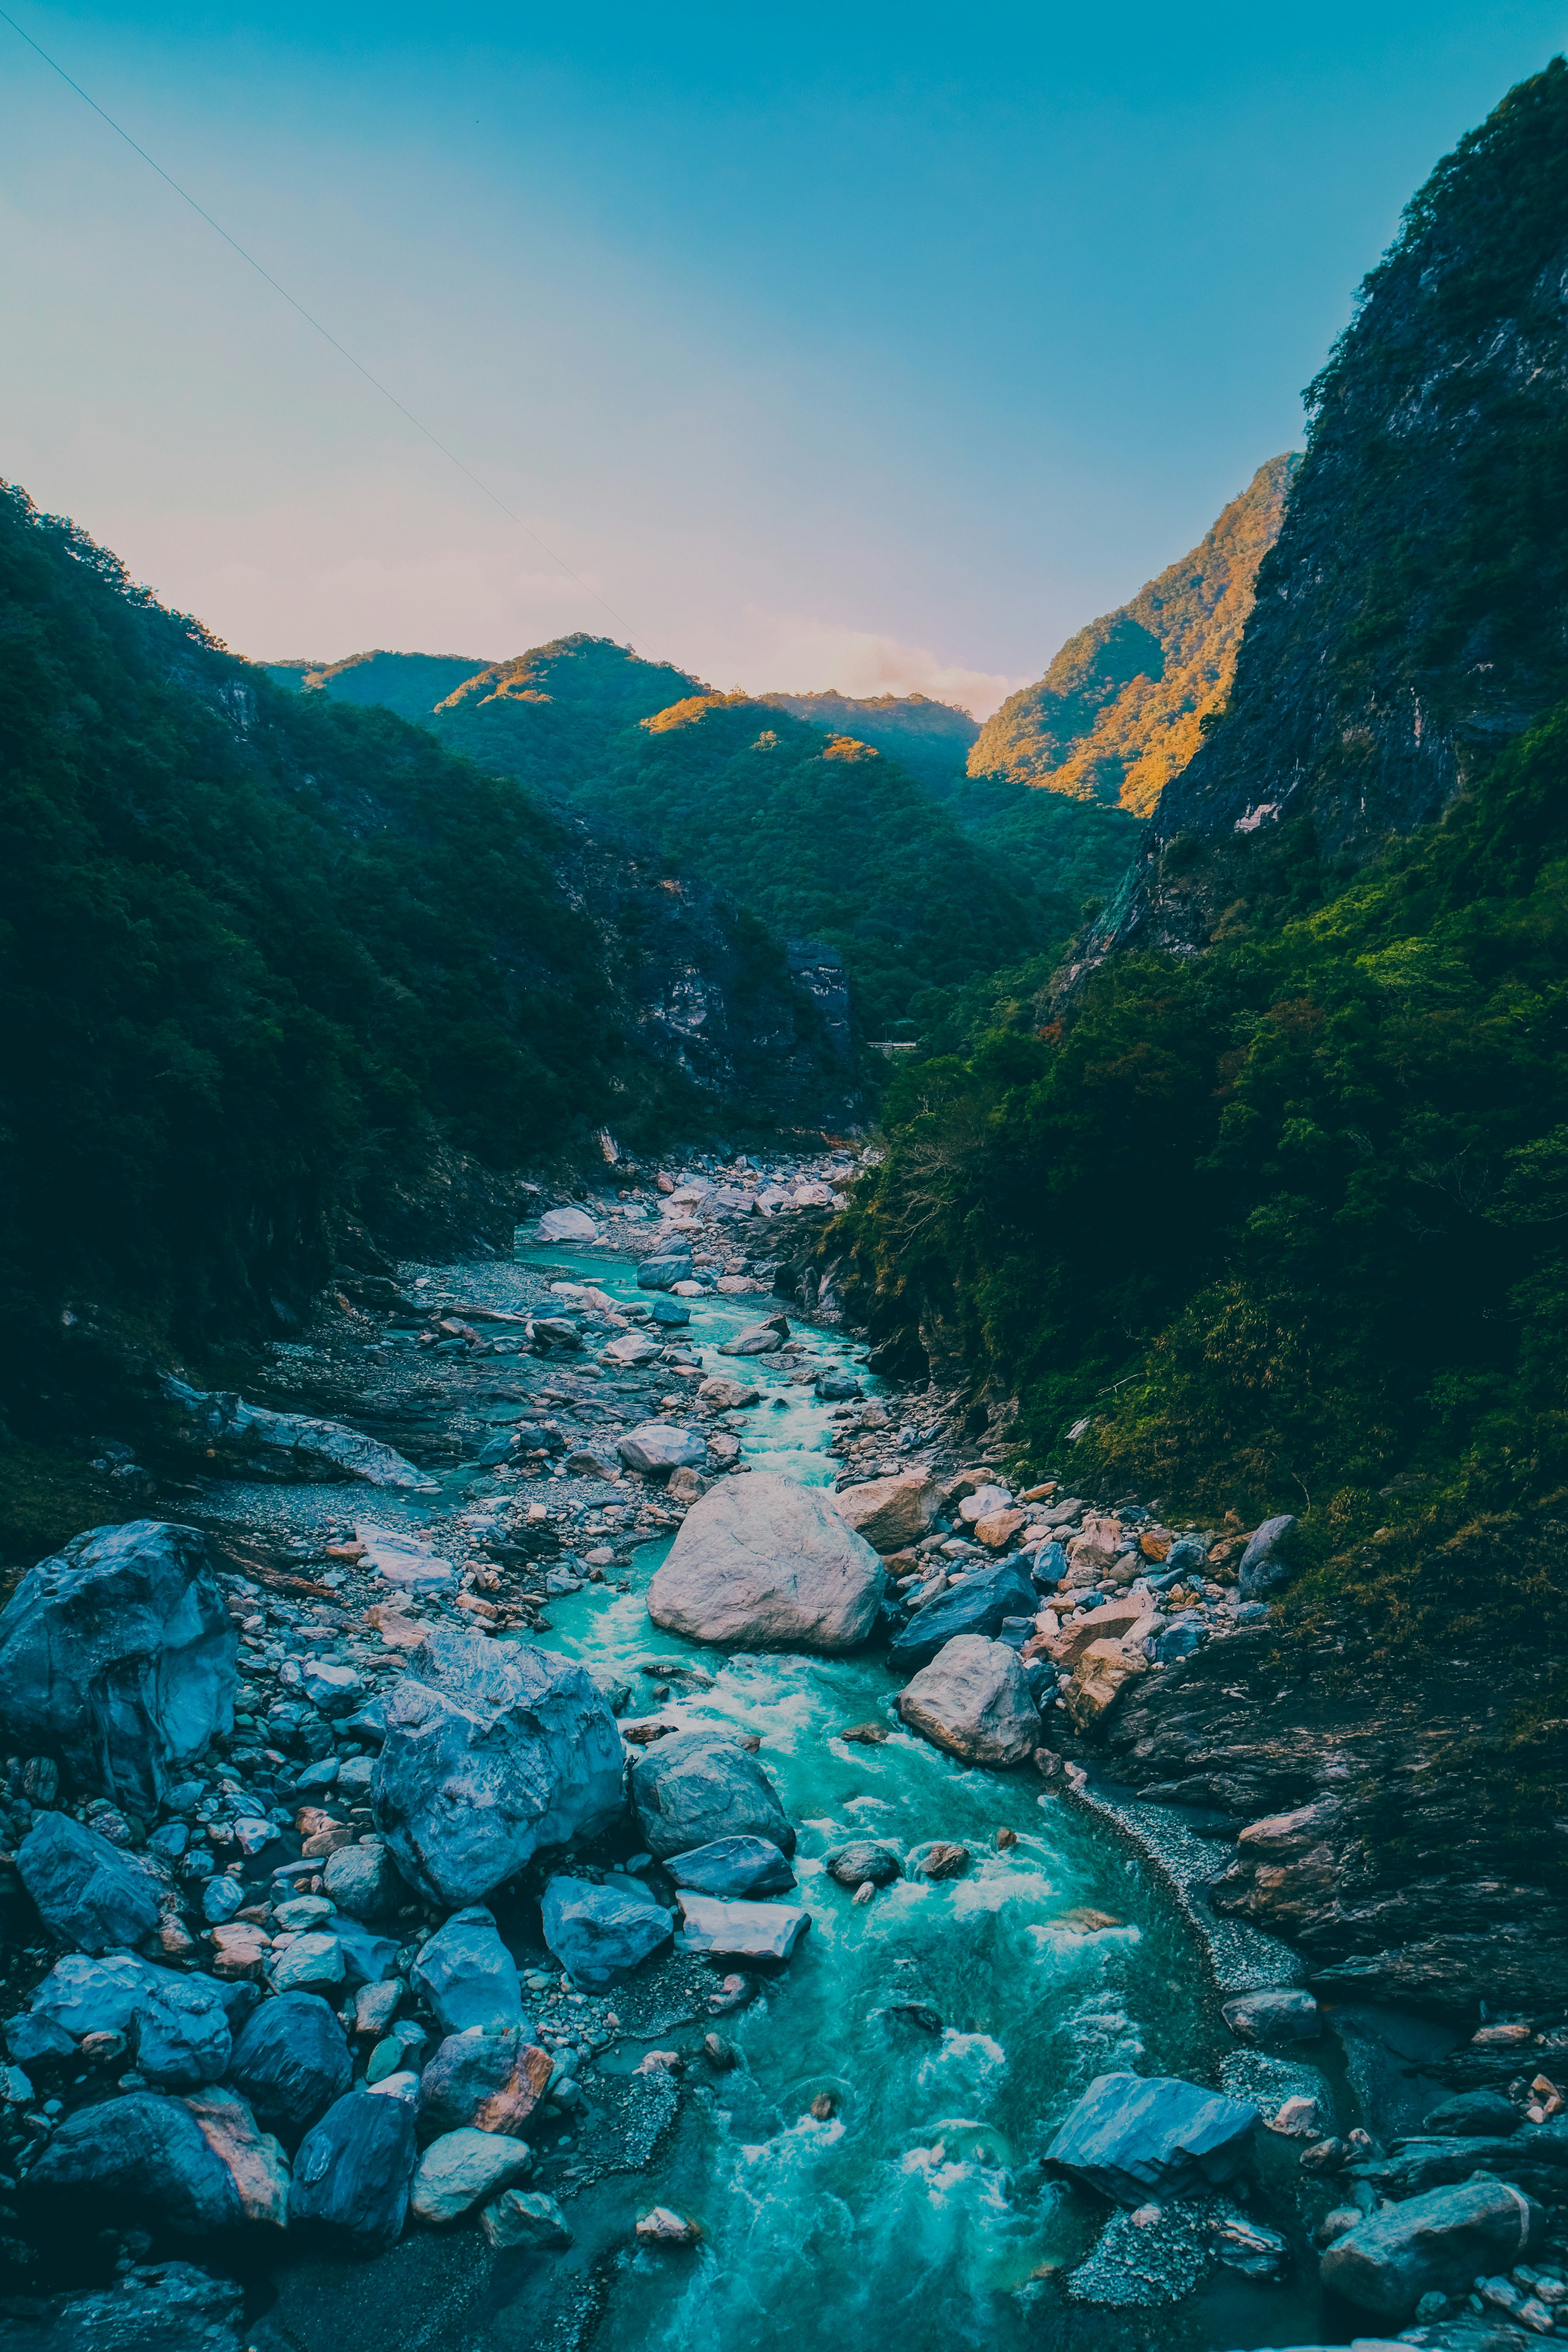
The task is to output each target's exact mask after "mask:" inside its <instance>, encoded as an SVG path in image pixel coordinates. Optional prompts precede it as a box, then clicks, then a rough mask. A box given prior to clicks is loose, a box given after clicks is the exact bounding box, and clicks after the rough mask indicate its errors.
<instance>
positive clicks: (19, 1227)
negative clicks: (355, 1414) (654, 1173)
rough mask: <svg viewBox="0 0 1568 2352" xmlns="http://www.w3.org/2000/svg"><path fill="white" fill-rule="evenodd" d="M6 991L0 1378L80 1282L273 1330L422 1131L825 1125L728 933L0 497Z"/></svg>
mask: <svg viewBox="0 0 1568 2352" xmlns="http://www.w3.org/2000/svg"><path fill="white" fill-rule="evenodd" d="M0 1010H3V1018H4V1025H5V1036H6V1039H7V1050H6V1054H5V1072H4V1080H3V1114H0V1153H3V1170H4V1181H3V1183H0V1199H3V1201H4V1209H3V1212H0V1214H3V1220H4V1222H3V1224H0V1320H3V1324H4V1328H5V1335H6V1339H5V1349H4V1350H3V1351H0V1355H3V1358H4V1361H5V1365H6V1366H7V1367H8V1368H10V1369H11V1370H15V1369H16V1367H17V1366H19V1365H21V1364H23V1363H26V1362H28V1361H29V1349H30V1343H32V1342H37V1340H38V1339H40V1338H43V1339H47V1337H48V1335H49V1334H51V1333H57V1334H58V1329H59V1324H60V1315H61V1310H62V1306H63V1304H64V1302H65V1301H66V1300H67V1299H68V1297H69V1296H70V1295H71V1294H72V1292H73V1290H74V1291H78V1292H80V1291H87V1292H90V1293H91V1294H93V1295H94V1296H96V1297H100V1298H104V1299H107V1300H110V1301H111V1302H115V1303H118V1304H119V1305H120V1306H121V1307H126V1308H133V1309H134V1310H135V1311H136V1312H137V1313H139V1314H142V1315H144V1316H145V1317H147V1318H150V1325H151V1326H155V1327H157V1328H163V1329H168V1330H174V1331H183V1332H184V1333H186V1334H187V1335H189V1334H191V1333H195V1332H200V1331H201V1330H202V1329H204V1328H207V1326H208V1325H209V1324H210V1323H212V1322H214V1321H215V1320H216V1321H219V1322H222V1321H225V1320H226V1321H227V1322H228V1323H229V1324H230V1325H232V1324H234V1323H235V1322H236V1321H239V1322H242V1323H243V1322H244V1321H245V1320H246V1319H247V1318H260V1319H261V1320H262V1321H263V1323H265V1322H266V1320H268V1318H270V1317H271V1316H272V1314H273V1306H272V1302H273V1301H274V1300H277V1301H279V1302H280V1303H281V1306H282V1307H287V1303H288V1301H289V1299H290V1297H298V1296H300V1292H301V1287H302V1286H303V1287H304V1288H306V1289H308V1288H310V1287H313V1286H315V1285H317V1284H319V1283H320V1281H321V1278H322V1276H323V1275H324V1273H325V1271H326V1269H327V1267H328V1266H329V1265H330V1264H331V1256H330V1240H331V1224H332V1219H333V1217H334V1215H335V1214H337V1213H340V1212H344V1211H346V1210H348V1209H349V1208H350V1207H354V1206H357V1207H358V1208H360V1209H361V1210H365V1211H369V1212H371V1213H374V1212H375V1211H376V1209H377V1206H378V1204H380V1205H381V1206H383V1207H384V1206H385V1204H386V1203H387V1202H389V1201H391V1200H392V1199H393V1198H395V1197H396V1196H399V1195H401V1194H402V1193H403V1192H407V1191H408V1190H409V1189H411V1188H412V1189H414V1190H417V1187H418V1185H419V1183H420V1181H421V1180H422V1175H423V1171H425V1170H426V1168H427V1167H428V1166H429V1165H430V1163H431V1160H432V1156H433V1155H434V1154H436V1153H437V1152H438V1151H440V1150H442V1149H443V1148H451V1149H455V1150H458V1151H461V1152H466V1153H469V1154H472V1155H475V1157H476V1158H477V1159H478V1160H479V1161H481V1162H483V1163H486V1164H488V1165H489V1166H491V1167H495V1168H501V1169H505V1168H516V1167H517V1166H518V1165H519V1164H520V1163H522V1162H524V1161H526V1160H529V1159H531V1158H534V1157H537V1156H538V1155H539V1154H541V1153H542V1152H546V1151H549V1150H554V1149H556V1148H558V1147H560V1146H562V1145H563V1144H564V1143H568V1142H570V1141H571V1139H572V1138H573V1137H574V1135H576V1136H585V1135H586V1134H587V1133H588V1132H589V1131H590V1130H591V1129H593V1128H594V1127H595V1126H597V1125H598V1124H599V1123H600V1122H603V1121H605V1120H613V1122H614V1124H615V1126H616V1129H617V1131H618V1132H619V1133H620V1134H621V1135H622V1137H623V1138H624V1139H626V1140H627V1141H628V1142H633V1143H636V1142H637V1141H639V1140H643V1139H651V1138H652V1137H654V1136H656V1135H658V1134H659V1133H661V1132H669V1131H671V1130H672V1129H676V1128H683V1129H685V1130H686V1131H688V1132H689V1131H691V1129H693V1128H694V1127H697V1128H700V1127H701V1126H702V1125H703V1124H704V1123H705V1122H710V1121H712V1120H714V1119H722V1120H733V1119H735V1118H744V1117H747V1116H750V1117H752V1118H765V1119H769V1120H772V1119H774V1118H779V1117H784V1118H797V1119H798V1118H807V1119H812V1118H816V1119H820V1118H824V1117H830V1118H842V1117H845V1116H852V1115H853V1114H852V1110H851V1108H850V1106H849V1102H848V1097H849V1095H850V1092H851V1090H852V1082H851V1077H850V1074H849V1072H848V1071H847V1068H846V1066H845V1065H844V1062H843V1058H842V1053H841V1050H840V1048H839V1047H838V1046H837V1045H836V1044H835V1041H834V1039H833V1038H832V1037H831V1036H830V1035H829V1033H828V1029H827V1025H826V1023H825V1021H824V1019H823V1015H822V1013H821V1010H820V1008H819V1006H818V1005H817V1003H816V1002H815V1000H814V998H813V996H812V995H811V994H810V993H809V992H807V991H805V990H803V989H802V988H799V987H797V986H796V985H795V982H793V980H792V978H791V975H790V971H789V967H788V962H787V959H786V957H785V955H784V950H783V948H782V946H781V945H780V943H779V942H778V941H777V940H774V939H773V938H771V937H770V936H769V934H768V933H767V932H766V930H765V929H764V928H763V926H762V924H760V923H759V922H758V921H757V919H755V917H753V916H752V915H749V914H746V913H743V912H742V911H741V910H739V909H737V908H735V907H734V906H733V905H732V904H731V902H729V901H728V900H726V899H724V898H721V897H720V896H717V895H716V894H715V893H713V892H712V891H711V890H710V889H706V888H704V887H703V886H702V885H700V883H693V882H689V881H684V880H683V881H682V882H680V883H679V884H678V885H674V886H672V885H671V883H670V882H669V880H668V877H667V875H666V873H665V869H664V868H663V866H661V865H660V864H659V863H658V861H657V860H639V859H638V858H637V857H636V856H629V855H627V854H626V853H624V852H622V851H620V850H618V849H617V848H616V845H615V844H614V842H613V841H611V840H609V839H607V838H604V837H601V838H596V839H595V838H592V837H590V836H589V835H586V834H585V832H584V830H583V828H581V827H580V826H575V825H574V824H570V823H568V822H565V821H563V819H562V818H561V817H560V816H559V815H558V814H553V813H552V812H551V811H549V810H547V809H546V808H545V807H544V806H543V804H542V803H541V802H540V801H539V800H538V799H537V798H536V797H535V796H534V795H533V794H532V793H530V792H528V791H526V790H523V789H521V788H520V787H519V786H518V785H517V784H516V783H513V782H508V781H504V780H501V779H499V778H496V777H493V776H487V775H484V774H481V773H480V772H479V770H477V769H476V768H474V767H473V766H471V765H470V764H469V763H468V761H464V760H462V759H460V758H458V757H456V756H454V755H453V754H452V753H451V752H450V751H447V750H445V749H444V748H443V747H442V746H441V745H440V744H438V743H437V741H436V740H434V739H433V737H432V736H431V735H430V734H429V733H427V732H426V731H424V730H420V729H417V728H415V727H410V726H408V725H406V724H405V722H404V721H403V720H401V719H396V718H395V717H393V716H392V715H391V713H390V712H388V711H387V710H384V709H355V708H353V706H352V705H349V704H345V703H344V702H343V701H342V700H341V699H339V698H337V697H336V696H335V695H328V694H321V695H319V696H307V697H305V698H300V696H298V695H297V694H293V693H285V692H283V691H282V690H280V689H279V688H278V687H277V686H276V685H274V684H273V683H272V682H271V681H270V680H269V679H268V678H267V677H265V676H263V675H262V674H261V673H260V672H259V671H258V670H257V669H255V668H253V667H250V666H249V665H247V664H245V663H243V662H240V661H238V660H237V659H236V658H234V657H233V656H230V655H228V654H227V653H226V652H225V651H224V650H223V648H222V647H221V646H218V645H217V644H216V642H215V641H214V640H213V639H212V638H211V637H210V636H209V635H207V634H206V633H205V631H204V630H203V629H202V628H201V627H200V625H198V624H197V623H195V622H194V621H191V620H188V619H186V618H184V616H182V615H180V614H174V613H170V612H167V611H165V610H164V609H163V607H162V606H161V605H159V604H156V603H154V602H153V599H152V598H151V596H150V595H148V594H147V593H145V592H143V591H140V590H136V589H133V588H132V586H131V585H130V584H129V583H128V581H127V579H126V576H125V574H124V572H123V571H122V569H121V566H120V564H119V563H118V562H117V561H116V560H115V558H114V557H113V556H111V555H110V554H109V553H108V552H106V551H104V550H103V549H101V548H100V547H98V546H96V545H95V544H94V543H93V541H91V540H89V538H88V537H87V536H86V535H85V533H83V532H82V531H80V530H79V529H77V528H76V527H75V526H74V525H73V524H70V523H68V522H62V521H59V520H54V519H51V518H48V517H46V516H42V515H39V514H38V513H37V511H36V510H35V509H33V507H32V506H31V504H30V503H29V501H28V500H27V499H26V496H25V494H24V493H23V492H21V491H20V490H17V489H14V488H7V489H5V492H4V494H3V495H0ZM34 1370H35V1371H36V1365H35V1366H34Z"/></svg>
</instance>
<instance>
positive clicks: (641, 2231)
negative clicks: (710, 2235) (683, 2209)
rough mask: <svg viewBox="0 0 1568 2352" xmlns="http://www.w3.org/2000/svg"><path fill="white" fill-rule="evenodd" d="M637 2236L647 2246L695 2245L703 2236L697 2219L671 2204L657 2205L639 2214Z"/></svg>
mask: <svg viewBox="0 0 1568 2352" xmlns="http://www.w3.org/2000/svg"><path fill="white" fill-rule="evenodd" d="M701 2236H702V2232H701V2230H700V2228H699V2227H698V2225H697V2223H696V2222H695V2221H688V2220H687V2218H686V2216H685V2215H684V2214H683V2213H677V2212H676V2211H675V2210H674V2209H673V2208H672V2207H671V2206H668V2205H656V2206H654V2208H653V2210H651V2212H647V2213H640V2214H639V2215H638V2216H637V2237H638V2238H639V2240H640V2241H641V2242H642V2243H643V2244H644V2245H645V2246H695V2245H696V2244H697V2243H698V2242H699V2241H700V2238H701Z"/></svg>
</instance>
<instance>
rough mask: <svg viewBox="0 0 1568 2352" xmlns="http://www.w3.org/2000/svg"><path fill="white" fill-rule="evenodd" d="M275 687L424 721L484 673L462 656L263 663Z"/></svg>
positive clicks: (363, 656)
mask: <svg viewBox="0 0 1568 2352" xmlns="http://www.w3.org/2000/svg"><path fill="white" fill-rule="evenodd" d="M261 667H263V668H264V669H265V670H266V672H267V675H268V677H269V678H271V679H272V680H273V682H274V684H275V685H278V686H287V687H290V688H294V689H295V690H296V691H297V692H300V693H310V694H330V695H331V697H332V698H333V699H334V701H337V702H358V703H365V704H370V703H379V704H380V705H381V707H382V709H384V710H395V712H396V713H397V716H398V717H399V719H427V718H428V716H429V714H430V712H431V710H432V709H434V708H435V706H436V704H437V702H440V701H442V700H443V699H444V698H445V697H446V696H447V695H448V694H450V693H452V692H453V690H454V689H455V688H458V687H459V686H461V685H462V683H463V680H464V679H465V678H468V677H473V675H474V673H475V671H476V670H481V669H484V668H486V667H488V665H487V664H486V663H484V662H482V661H476V660H470V659H469V658H468V656H467V655H466V654H389V653H374V654H351V655H350V656H349V657H348V659H347V660H346V661H340V662H311V661H282V662H264V663H263V664H262V665H261Z"/></svg>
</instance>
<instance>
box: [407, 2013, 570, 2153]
mask: <svg viewBox="0 0 1568 2352" xmlns="http://www.w3.org/2000/svg"><path fill="white" fill-rule="evenodd" d="M552 2064H553V2062H552V2058H551V2055H550V2053H549V2052H548V2051H547V2050H542V2049H540V2048H539V2046H538V2044H537V2043H536V2042H531V2041H530V2040H529V2038H528V2034H527V2032H526V2031H525V2029H524V2028H523V2027H521V2026H509V2027H507V2028H506V2029H505V2030H504V2031H503V2032H500V2033H495V2032H490V2033H482V2032H476V2031H475V2030H474V2029H473V2028H470V2029H469V2031H468V2032H467V2033H449V2034H448V2035H447V2038H446V2040H445V2041H444V2042H442V2043H441V2045H440V2048H439V2049H438V2050H437V2053H436V2054H435V2056H434V2057H433V2058H432V2059H431V2061H430V2063H429V2064H428V2065H427V2066H426V2069H425V2071H424V2073H423V2074H421V2076H420V2077H419V2129H420V2132H421V2133H422V2134H423V2135H425V2136H426V2137H428V2136H430V2135H431V2134H434V2133H437V2132H451V2131H461V2130H463V2129H465V2128H467V2127H470V2126H471V2127H472V2129H474V2130H475V2131H485V2132H510V2133H511V2134H513V2135H514V2136H515V2135H516V2134H518V2133H519V2132H521V2128H522V2126H523V2125H524V2124H525V2123H527V2121H528V2119H529V2117H530V2116H531V2115H532V2113H533V2111H534V2109H535V2108H536V2107H537V2106H538V2105H539V2102H540V2101H541V2099H542V2098H543V2096H544V2095H545V2092H546V2091H547V2090H548V2088H549V2086H550V2076H551V2072H552Z"/></svg>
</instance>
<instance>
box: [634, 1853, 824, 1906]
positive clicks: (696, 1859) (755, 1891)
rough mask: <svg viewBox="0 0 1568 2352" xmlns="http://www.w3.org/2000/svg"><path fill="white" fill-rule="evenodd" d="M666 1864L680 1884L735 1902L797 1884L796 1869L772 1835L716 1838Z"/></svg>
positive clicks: (770, 1893)
mask: <svg viewBox="0 0 1568 2352" xmlns="http://www.w3.org/2000/svg"><path fill="white" fill-rule="evenodd" d="M665 1867H666V1869H667V1870H668V1873H669V1874H670V1876H671V1878H673V1879H674V1881H675V1883H676V1885H677V1886H689V1888H690V1889H691V1892H692V1893H693V1894H694V1895H718V1896H720V1897H721V1900H725V1901H731V1902H736V1901H740V1902H743V1901H744V1900H745V1899H746V1898H747V1897H748V1896H750V1895H783V1894H784V1892H785V1891H786V1890H787V1889H788V1888H789V1887H791V1886H793V1885H795V1873H794V1871H793V1870H792V1869H791V1868H790V1866H789V1864H788V1862H787V1861H786V1860H785V1858H784V1855H783V1854H782V1853H780V1852H779V1849H778V1847H777V1846H776V1845H774V1844H773V1841H772V1839H771V1838H763V1837H724V1838H714V1839H713V1840H712V1842H711V1843H710V1844H708V1845H700V1846H696V1847H694V1848H693V1849H692V1851H691V1853H682V1854H677V1855H676V1856H674V1857H673V1859H672V1860H670V1861H669V1862H668V1863H667V1864H666V1865H665Z"/></svg>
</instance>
